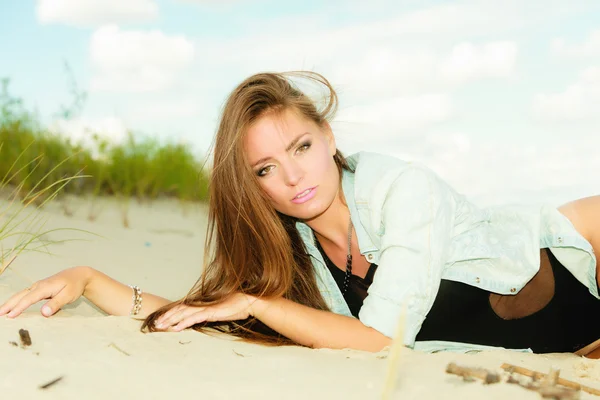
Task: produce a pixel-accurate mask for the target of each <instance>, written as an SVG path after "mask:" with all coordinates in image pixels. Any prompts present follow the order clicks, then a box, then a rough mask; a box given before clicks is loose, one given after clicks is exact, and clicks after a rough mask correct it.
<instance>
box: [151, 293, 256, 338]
mask: <svg viewBox="0 0 600 400" xmlns="http://www.w3.org/2000/svg"><path fill="white" fill-rule="evenodd" d="M255 301H256V298H255V297H252V296H249V295H245V294H242V293H236V294H234V295H232V296H231V297H229V298H228V299H227V300H225V301H223V302H222V303H219V304H215V305H212V306H206V307H194V306H188V305H184V304H180V305H178V306H175V307H173V308H172V309H170V310H169V311H167V312H166V313H164V314H163V315H162V316H161V317H160V318H158V319H157V320H156V323H155V326H156V328H158V329H160V330H165V331H175V332H178V331H181V330H183V329H185V328H188V327H190V326H192V325H194V324H197V323H199V322H205V321H236V320H241V319H246V318H248V317H250V316H252V315H253V311H252V304H253V303H254V302H255Z"/></svg>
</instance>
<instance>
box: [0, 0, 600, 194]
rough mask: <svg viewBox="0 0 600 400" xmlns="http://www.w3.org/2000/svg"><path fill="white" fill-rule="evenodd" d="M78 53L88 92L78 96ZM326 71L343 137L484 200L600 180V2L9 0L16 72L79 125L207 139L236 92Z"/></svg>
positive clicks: (9, 56) (3, 11) (32, 97)
mask: <svg viewBox="0 0 600 400" xmlns="http://www.w3.org/2000/svg"><path fill="white" fill-rule="evenodd" d="M65 62H66V63H68V65H69V67H70V69H71V70H72V72H73V76H74V78H75V79H76V81H77V84H78V85H79V87H80V89H81V90H84V91H86V92H87V93H88V100H87V102H86V104H85V108H84V110H83V113H82V114H81V115H79V116H77V117H76V118H74V119H71V120H61V119H60V118H59V117H58V115H57V111H58V110H59V109H60V106H61V105H66V104H68V103H69V102H70V101H71V97H70V94H69V84H68V77H67V74H66V73H65ZM297 69H310V70H313V71H316V72H320V73H322V74H324V75H325V76H326V77H327V78H328V79H329V80H330V81H331V82H332V84H333V85H334V86H335V87H336V88H337V89H338V93H339V95H340V111H339V113H338V117H337V119H336V120H335V121H334V124H333V127H334V131H335V133H336V136H337V138H338V144H339V147H340V148H341V150H342V151H344V152H346V153H348V154H349V153H353V152H355V151H358V150H371V151H379V152H384V153H389V154H393V155H396V156H398V157H401V158H404V159H411V160H416V161H419V162H423V163H425V164H427V165H429V166H430V167H431V168H433V169H434V170H435V171H436V172H438V173H439V174H440V175H441V176H442V177H444V178H445V179H447V180H448V181H449V182H450V183H451V184H452V185H453V186H455V187H456V188H457V189H458V190H459V191H461V192H463V193H465V194H467V195H470V196H471V197H472V198H474V199H475V200H476V201H478V202H480V203H482V204H495V203H501V202H539V201H541V202H549V203H552V204H558V203H562V202H564V201H567V200H569V199H572V198H575V197H580V196H587V195H592V194H599V193H600V174H598V173H597V171H600V155H599V152H600V3H598V2H597V1H574V2H570V3H568V4H567V3H566V2H564V1H556V0H548V1H537V0H531V1H527V2H524V1H517V0H506V1H502V2H498V1H489V0H480V1H453V2H449V1H418V2H417V1H414V0H408V1H402V2H398V1H391V0H373V1H369V2H364V1H354V0H347V1H341V0H333V1H329V2H327V3H325V2H322V1H305V2H302V3H301V4H300V3H298V4H296V2H294V3H292V2H281V1H277V2H276V1H244V0H227V1H217V0H212V1H203V0H187V1H186V0H170V1H167V0H161V1H159V0H156V1H155V0H128V1H127V2H124V1H120V0H41V1H5V2H1V3H0V77H8V78H10V79H11V88H12V89H11V90H12V93H13V94H15V95H18V96H21V97H23V98H24V99H25V102H26V104H27V105H28V106H29V107H30V108H35V109H37V110H38V112H39V114H40V116H41V118H42V120H43V122H44V123H45V124H46V125H47V126H49V127H51V128H52V129H53V130H56V131H60V132H61V134H65V135H69V136H72V137H74V138H76V139H78V140H83V141H86V140H87V137H88V136H89V135H90V131H91V130H94V131H97V132H99V133H101V134H103V135H106V136H107V137H110V138H111V139H112V140H115V141H118V140H121V139H122V138H123V137H124V132H125V131H126V130H128V129H129V130H132V131H134V132H137V133H138V134H145V135H152V136H156V137H159V138H161V139H165V140H174V141H184V142H186V143H189V144H190V146H193V148H194V150H195V151H196V152H197V153H198V154H203V153H205V152H206V151H207V149H208V146H209V144H210V142H211V140H212V135H213V133H214V131H215V126H216V121H217V119H218V113H219V108H220V106H221V104H222V102H223V101H224V99H225V97H226V96H227V94H228V92H229V91H230V90H231V89H232V88H233V87H235V85H236V84H237V83H238V82H239V81H241V80H242V79H244V78H245V77H247V76H249V75H250V74H252V73H255V72H259V71H264V70H271V71H273V70H275V71H283V70H297Z"/></svg>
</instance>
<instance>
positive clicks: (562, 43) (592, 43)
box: [551, 29, 600, 57]
mask: <svg viewBox="0 0 600 400" xmlns="http://www.w3.org/2000/svg"><path fill="white" fill-rule="evenodd" d="M551 47H552V51H553V52H554V53H556V54H558V55H561V56H566V57H594V56H597V57H600V29H596V30H594V31H592V32H590V35H589V36H588V38H587V39H586V40H585V41H584V42H583V43H581V44H575V43H567V41H566V40H565V39H564V38H559V39H555V40H554V41H553V42H552V46H551Z"/></svg>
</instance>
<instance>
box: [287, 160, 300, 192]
mask: <svg viewBox="0 0 600 400" xmlns="http://www.w3.org/2000/svg"><path fill="white" fill-rule="evenodd" d="M284 175H285V183H286V184H287V185H288V186H296V185H298V183H300V181H301V180H302V177H303V176H304V171H303V170H302V168H300V166H299V165H298V163H296V162H294V161H292V162H290V163H288V165H286V166H285V167H284Z"/></svg>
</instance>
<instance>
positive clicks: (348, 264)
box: [342, 218, 352, 296]
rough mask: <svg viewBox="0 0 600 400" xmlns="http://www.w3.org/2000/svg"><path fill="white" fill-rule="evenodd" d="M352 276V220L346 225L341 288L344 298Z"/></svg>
mask: <svg viewBox="0 0 600 400" xmlns="http://www.w3.org/2000/svg"><path fill="white" fill-rule="evenodd" d="M351 276H352V218H350V222H349V223H348V255H347V256H346V275H345V276H344V287H343V288H342V295H344V296H346V292H347V291H348V285H349V284H350V277H351Z"/></svg>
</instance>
